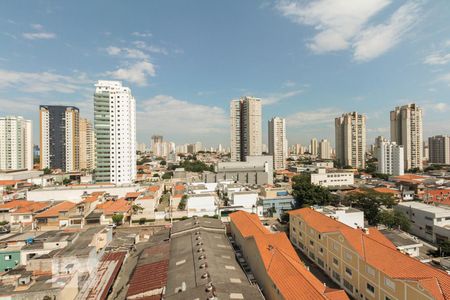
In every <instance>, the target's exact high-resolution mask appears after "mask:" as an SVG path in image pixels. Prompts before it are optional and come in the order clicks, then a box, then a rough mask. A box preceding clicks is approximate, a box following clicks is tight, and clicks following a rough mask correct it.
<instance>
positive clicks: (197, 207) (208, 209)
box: [186, 193, 219, 218]
mask: <svg viewBox="0 0 450 300" xmlns="http://www.w3.org/2000/svg"><path fill="white" fill-rule="evenodd" d="M218 202H219V199H217V195H216V194H215V193H203V194H194V195H189V196H188V198H187V201H186V210H187V213H188V217H189V218H190V217H193V216H197V217H203V216H205V215H207V216H214V215H217V214H218Z"/></svg>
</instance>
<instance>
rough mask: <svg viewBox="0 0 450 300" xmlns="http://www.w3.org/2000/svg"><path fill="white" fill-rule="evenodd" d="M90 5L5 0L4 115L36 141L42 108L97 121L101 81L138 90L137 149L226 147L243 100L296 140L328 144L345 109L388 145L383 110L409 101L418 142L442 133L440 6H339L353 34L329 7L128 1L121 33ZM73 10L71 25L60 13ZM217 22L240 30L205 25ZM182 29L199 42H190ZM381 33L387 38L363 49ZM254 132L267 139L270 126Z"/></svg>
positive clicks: (445, 65) (0, 65)
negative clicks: (420, 131)
mask: <svg viewBox="0 0 450 300" xmlns="http://www.w3.org/2000/svg"><path fill="white" fill-rule="evenodd" d="M85 3H86V4H85V5H79V3H77V4H76V5H74V4H71V3H66V4H64V5H61V4H53V5H52V4H48V3H47V4H46V5H45V6H39V4H34V3H31V4H29V5H30V9H29V10H27V11H23V10H20V9H19V6H20V5H21V3H20V2H14V3H8V4H5V6H6V8H7V9H5V10H3V12H0V23H1V25H2V34H1V35H0V41H1V42H2V45H5V46H4V47H2V49H0V78H1V79H2V83H1V84H0V99H1V101H2V103H3V104H4V105H3V108H2V111H1V114H2V115H20V116H23V117H24V118H26V119H31V120H32V121H33V123H34V124H35V126H34V127H33V130H34V136H33V137H34V140H38V126H36V125H37V124H38V107H39V105H40V104H49V105H68V106H76V107H79V108H80V115H81V116H82V117H87V118H88V119H89V120H91V121H93V105H92V101H91V100H92V94H93V93H92V90H93V86H94V84H95V82H96V81H97V80H103V79H105V80H117V79H118V80H121V81H123V84H124V85H126V86H129V87H130V88H132V89H133V91H134V94H135V97H136V101H137V111H138V115H137V126H138V127H137V140H138V141H140V142H145V143H148V141H149V139H150V137H151V135H152V134H154V133H161V134H162V135H165V136H168V137H170V138H171V140H173V141H174V142H176V143H177V144H183V143H190V142H193V141H197V140H201V141H202V142H203V143H204V145H206V146H210V145H217V144H219V143H221V144H223V145H225V146H228V141H229V138H228V136H229V130H228V124H229V109H228V107H229V101H230V100H232V99H237V98H239V97H242V96H246V95H250V96H254V97H258V98H261V99H262V102H263V120H262V122H263V124H264V123H266V122H267V121H268V120H269V119H270V118H272V117H273V116H277V115H278V116H280V117H283V118H286V126H287V139H288V140H289V141H290V143H291V144H296V143H301V144H307V143H308V141H309V140H310V139H311V138H313V137H317V138H320V139H322V138H325V139H327V140H329V141H331V143H332V144H334V130H333V119H334V118H335V117H337V116H339V115H340V114H342V113H344V112H347V111H358V112H359V113H362V114H365V115H367V140H368V142H370V143H371V142H372V141H373V140H374V138H375V137H376V136H378V135H383V136H386V137H389V111H390V110H391V109H392V108H393V107H395V106H401V105H404V104H407V103H416V104H417V105H419V106H420V107H422V108H423V110H424V120H423V122H424V135H423V136H424V140H426V139H427V138H428V137H429V136H432V135H439V134H447V133H448V131H449V130H450V124H449V123H448V122H444V121H445V117H446V114H448V113H449V111H450V108H449V100H448V94H449V88H450V87H449V85H448V83H449V78H450V75H449V74H450V73H449V72H450V70H449V63H450V60H449V59H448V55H449V52H450V48H449V47H450V42H449V41H448V39H447V37H448V36H449V34H448V33H449V31H450V29H449V26H445V25H446V24H448V20H446V18H445V16H446V15H448V12H449V7H448V6H447V5H445V2H444V1H434V2H432V3H431V2H416V1H399V2H395V3H394V2H393V1H378V2H377V3H375V2H374V3H372V2H371V4H370V5H369V4H367V3H366V4H364V3H352V4H351V3H349V4H345V3H344V4H343V3H340V4H337V5H339V7H338V8H337V9H336V11H341V12H342V11H346V12H350V14H349V15H350V16H352V14H351V13H356V12H358V15H359V18H357V20H356V21H354V22H356V23H354V24H353V23H352V24H350V25H349V26H348V27H346V26H340V25H342V24H345V21H346V19H345V17H342V16H341V15H334V14H333V12H332V11H330V10H328V9H326V7H325V6H324V3H326V1H311V2H309V3H307V4H306V3H303V4H300V3H293V2H291V1H267V2H264V4H261V3H260V2H257V1H250V2H247V3H245V4H241V3H237V2H228V3H220V4H218V3H208V2H200V3H197V4H196V5H192V6H189V5H186V4H180V3H178V6H176V7H175V9H173V7H174V6H173V3H172V2H171V1H168V2H165V3H160V4H158V5H157V6H156V4H151V3H144V2H137V4H136V5H135V6H133V7H131V6H130V7H127V15H133V16H134V17H133V18H131V19H130V20H128V22H127V24H123V22H119V23H120V24H116V22H115V19H117V18H119V17H120V14H121V12H122V8H123V4H117V3H112V4H111V7H110V8H111V15H110V16H108V17H102V16H98V15H97V14H95V11H96V10H99V9H101V4H99V3H89V7H90V9H89V11H90V12H87V10H85V9H84V7H85V6H87V5H88V3H87V2H85ZM35 5H36V7H34V6H35ZM352 5H353V6H354V8H355V9H354V10H353V9H350V8H349V7H350V6H352ZM355 5H356V6H355ZM156 7H157V8H158V10H155V9H154V8H156ZM198 8H201V9H198ZM6 11H8V15H6ZM68 11H70V12H71V13H72V15H73V16H68V17H67V18H64V20H62V19H60V18H55V16H56V15H58V14H65V15H67V12H68ZM353 11H356V12H353ZM206 12H207V13H206ZM308 12H309V13H310V14H308V15H307V14H306V13H308ZM311 12H316V13H315V14H313V13H311ZM169 13H171V14H173V15H174V18H172V19H173V22H175V23H174V24H172V26H170V30H169V29H168V27H167V26H165V24H166V18H164V16H167V15H169ZM93 14H95V16H96V18H95V23H92V21H91V19H93V18H92V16H93ZM224 16H225V17H230V16H231V17H233V18H234V19H235V20H236V22H231V23H230V22H214V21H212V20H217V19H218V20H222V19H223V18H224ZM327 17H333V20H335V21H334V22H336V24H334V23H333V24H329V23H327V21H326V20H327ZM80 19H83V20H86V21H85V22H83V24H79V20H80ZM197 19H198V20H197ZM398 20H401V21H402V22H400V23H402V25H401V26H400V25H398V23H399V22H398ZM75 23H76V24H77V26H75ZM205 25H207V26H205ZM331 27H336V28H338V29H339V30H337V32H335V34H336V36H335V39H331V38H330V39H327V40H328V42H329V44H324V43H322V42H321V39H320V38H321V37H323V36H324V35H326V34H329V33H330V32H329V28H331ZM315 28H320V29H315ZM434 29H438V30H434ZM191 32H196V33H197V34H195V35H194V36H195V38H194V39H186V36H193V35H192V34H189V33H191ZM377 32H378V33H380V34H381V33H386V34H387V36H381V37H382V39H381V40H377V41H378V42H374V43H369V42H368V41H367V40H368V38H369V37H370V35H371V34H372V35H374V34H376V33H377ZM424 32H426V34H424ZM280 33H281V34H280ZM374 44H375V45H374ZM235 45H239V46H238V47H236V46H235ZM257 45H259V46H260V47H255V46H257ZM255 49H257V51H255ZM9 53H14V55H9ZM274 53H276V55H273V54H274ZM68 57H70V58H71V59H67V58H68ZM192 72H195V74H196V76H192ZM368 83H376V84H368ZM167 115H170V116H171V117H172V118H171V122H167ZM198 116H202V118H198ZM183 131H184V132H183ZM262 136H263V143H265V144H267V128H266V127H265V126H263V133H262Z"/></svg>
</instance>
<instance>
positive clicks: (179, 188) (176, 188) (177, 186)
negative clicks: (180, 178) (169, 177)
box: [175, 184, 184, 191]
mask: <svg viewBox="0 0 450 300" xmlns="http://www.w3.org/2000/svg"><path fill="white" fill-rule="evenodd" d="M175 190H176V191H182V190H184V185H181V184H180V185H176V186H175Z"/></svg>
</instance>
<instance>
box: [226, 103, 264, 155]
mask: <svg viewBox="0 0 450 300" xmlns="http://www.w3.org/2000/svg"><path fill="white" fill-rule="evenodd" d="M230 114H231V118H230V121H231V124H230V125H231V160H232V161H244V160H245V158H246V157H247V156H254V155H261V154H262V128H261V126H262V121H261V118H262V108H261V99H259V98H253V97H247V96H246V97H242V98H241V99H239V100H232V101H231V104H230Z"/></svg>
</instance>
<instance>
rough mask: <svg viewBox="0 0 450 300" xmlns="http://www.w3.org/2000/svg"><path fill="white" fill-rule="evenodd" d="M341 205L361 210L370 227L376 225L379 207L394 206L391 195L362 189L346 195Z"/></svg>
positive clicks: (393, 199)
mask: <svg viewBox="0 0 450 300" xmlns="http://www.w3.org/2000/svg"><path fill="white" fill-rule="evenodd" d="M343 204H345V205H347V206H352V207H356V208H358V209H360V210H362V211H363V212H364V217H365V218H366V220H367V222H369V224H370V225H376V224H377V223H378V217H379V211H380V206H381V205H383V206H385V207H387V208H392V206H394V205H395V198H394V196H393V195H392V194H388V193H379V192H377V191H374V190H372V189H363V190H360V191H357V192H352V193H349V194H347V195H346V196H345V197H344V199H343Z"/></svg>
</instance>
